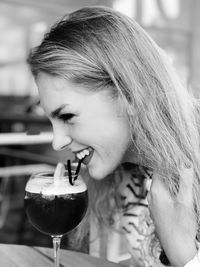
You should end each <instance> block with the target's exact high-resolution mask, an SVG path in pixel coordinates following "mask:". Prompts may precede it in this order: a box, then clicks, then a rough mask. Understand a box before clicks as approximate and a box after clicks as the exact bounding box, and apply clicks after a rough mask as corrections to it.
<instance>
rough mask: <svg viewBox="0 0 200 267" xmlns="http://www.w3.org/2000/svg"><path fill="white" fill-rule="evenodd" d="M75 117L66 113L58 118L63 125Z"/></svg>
mask: <svg viewBox="0 0 200 267" xmlns="http://www.w3.org/2000/svg"><path fill="white" fill-rule="evenodd" d="M74 116H75V115H74V114H72V113H66V114H61V115H60V116H59V119H60V120H62V121H63V122H64V123H67V122H70V120H72V118H73V117H74Z"/></svg>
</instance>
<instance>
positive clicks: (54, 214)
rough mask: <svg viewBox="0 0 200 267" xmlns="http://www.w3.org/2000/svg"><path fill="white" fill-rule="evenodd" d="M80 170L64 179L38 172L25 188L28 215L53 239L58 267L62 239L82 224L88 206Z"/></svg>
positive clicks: (35, 224)
mask: <svg viewBox="0 0 200 267" xmlns="http://www.w3.org/2000/svg"><path fill="white" fill-rule="evenodd" d="M69 171H70V173H69ZM76 171H77V169H76V170H75V166H71V167H70V170H69V169H68V170H65V171H64V172H63V174H62V175H59V176H60V177H56V176H55V173H53V172H39V173H35V174H33V175H32V176H31V177H30V178H29V180H28V182H27V184H26V188H25V197H24V206H25V210H26V214H27V216H28V219H29V221H30V222H31V224H32V225H33V226H34V227H35V228H37V229H38V230H39V231H40V232H42V233H44V234H47V235H50V236H51V237H52V239H53V250H54V263H55V267H59V258H60V243H61V238H62V236H63V235H64V234H66V233H68V232H70V231H71V230H73V229H74V228H75V227H76V226H78V225H79V224H80V222H81V221H82V219H83V217H84V215H85V213H86V210H87V206H88V193H87V186H86V184H85V183H84V181H83V179H82V177H81V176H80V174H79V175H78V174H77V172H76Z"/></svg>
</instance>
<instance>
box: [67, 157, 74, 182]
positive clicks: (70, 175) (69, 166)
mask: <svg viewBox="0 0 200 267" xmlns="http://www.w3.org/2000/svg"><path fill="white" fill-rule="evenodd" d="M67 170H68V176H69V182H70V184H71V185H74V184H73V181H72V172H71V161H70V159H68V160H67Z"/></svg>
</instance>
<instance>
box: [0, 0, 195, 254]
mask: <svg viewBox="0 0 200 267" xmlns="http://www.w3.org/2000/svg"><path fill="white" fill-rule="evenodd" d="M89 5H104V6H109V7H113V8H114V9H116V10H119V11H121V12H123V13H125V14H127V15H128V16H130V17H132V18H135V20H136V21H138V22H139V24H140V25H141V26H143V27H144V28H145V29H146V30H147V32H148V33H149V34H150V35H151V36H152V37H153V39H154V40H155V41H156V42H157V43H158V44H159V45H160V46H161V47H162V48H163V49H164V50H165V51H166V52H167V54H168V55H169V56H170V57H171V60H172V62H173V63H174V65H175V67H176V69H177V71H178V73H179V75H180V77H181V79H182V80H183V81H184V82H185V83H186V85H187V86H188V87H191V88H192V90H193V92H194V94H195V96H196V97H199V91H200V16H199V13H200V1H199V0H167V1H166V0H5V1H2V0H0V132H1V134H4V133H5V134H8V133H22V132H28V133H29V134H38V133H40V132H41V131H44V132H49V131H51V128H50V125H49V122H48V121H47V119H46V118H45V116H44V114H43V111H42V109H41V108H40V105H39V102H38V96H37V89H36V86H35V84H34V80H33V78H32V76H31V74H30V72H29V69H28V67H27V65H26V57H27V54H28V52H29V49H30V48H31V47H34V46H36V45H38V44H39V43H40V40H41V38H42V37H43V35H44V33H45V32H46V31H47V30H48V29H49V27H50V26H51V25H52V24H53V23H54V22H56V21H58V20H59V19H60V18H61V17H62V16H63V15H65V14H66V13H69V12H72V11H74V10H76V9H78V8H80V7H83V6H89ZM13 138H14V137H13ZM0 141H1V140H0ZM22 141H23V140H22ZM58 160H65V159H64V155H62V154H61V153H56V152H53V150H52V148H51V145H50V142H49V143H48V142H44V143H39V144H38V143H37V142H36V143H33V144H24V143H23V142H21V141H20V140H19V142H18V143H15V144H9V143H6V142H5V143H2V142H1V145H0V243H19V244H30V245H44V246H48V245H50V246H51V243H50V240H49V239H48V238H47V237H45V236H43V235H41V234H39V233H38V232H37V231H34V229H32V227H31V226H30V225H29V224H28V223H27V220H26V217H25V215H24V212H23V191H24V185H25V182H26V179H27V177H28V176H29V174H30V172H31V171H32V170H33V169H34V170H35V168H36V169H37V168H41V164H47V165H48V166H55V164H56V162H57V161H58ZM14 167H15V168H14ZM25 167H26V168H25ZM24 170H25V171H24ZM63 247H66V248H69V247H70V244H69V241H68V240H66V241H65V242H64V243H63ZM77 249H80V250H81V251H84V252H88V250H89V248H88V246H84V247H80V248H77Z"/></svg>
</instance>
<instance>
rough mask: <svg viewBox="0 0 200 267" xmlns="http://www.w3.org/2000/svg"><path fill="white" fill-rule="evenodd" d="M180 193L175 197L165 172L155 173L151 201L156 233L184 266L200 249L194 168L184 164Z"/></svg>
mask: <svg viewBox="0 0 200 267" xmlns="http://www.w3.org/2000/svg"><path fill="white" fill-rule="evenodd" d="M181 173H182V175H181V179H180V188H179V193H178V196H177V197H176V198H175V197H172V196H171V194H170V192H169V190H168V188H167V186H166V184H165V183H164V181H163V179H162V176H161V175H159V174H156V173H154V175H153V181H152V184H151V189H150V193H149V194H148V203H149V209H150V213H151V217H152V219H153V221H154V224H155V229H156V233H157V235H158V237H159V240H160V242H161V244H162V247H163V249H164V251H165V253H166V255H167V257H168V259H169V260H170V262H171V264H172V265H173V266H175V267H183V266H184V265H185V264H186V263H187V262H189V261H190V260H191V259H192V258H193V257H194V256H195V254H196V253H197V248H196V242H195V239H196V233H197V224H196V216H195V212H194V208H193V197H192V185H193V176H194V172H193V169H192V168H185V167H184V168H182V170H181Z"/></svg>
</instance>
